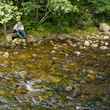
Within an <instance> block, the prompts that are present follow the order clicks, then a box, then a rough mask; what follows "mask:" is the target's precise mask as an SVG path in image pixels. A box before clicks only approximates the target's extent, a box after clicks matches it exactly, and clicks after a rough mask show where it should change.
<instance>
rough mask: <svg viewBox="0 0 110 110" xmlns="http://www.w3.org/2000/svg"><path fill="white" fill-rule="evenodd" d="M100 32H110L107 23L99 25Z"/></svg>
mask: <svg viewBox="0 0 110 110" xmlns="http://www.w3.org/2000/svg"><path fill="white" fill-rule="evenodd" d="M99 30H100V31H102V32H109V31H110V26H109V25H108V24H106V23H100V24H99Z"/></svg>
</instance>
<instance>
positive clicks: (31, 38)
mask: <svg viewBox="0 0 110 110" xmlns="http://www.w3.org/2000/svg"><path fill="white" fill-rule="evenodd" d="M26 41H27V43H29V44H30V43H33V42H34V41H35V40H34V37H33V36H32V35H29V36H28V37H27V39H26Z"/></svg>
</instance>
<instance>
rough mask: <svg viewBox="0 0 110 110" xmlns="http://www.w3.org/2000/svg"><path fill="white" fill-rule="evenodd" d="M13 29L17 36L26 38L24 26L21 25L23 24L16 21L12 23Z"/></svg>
mask: <svg viewBox="0 0 110 110" xmlns="http://www.w3.org/2000/svg"><path fill="white" fill-rule="evenodd" d="M13 31H14V33H16V35H17V36H18V37H20V38H24V39H25V38H26V33H25V31H24V26H23V24H22V23H21V22H20V21H18V22H17V23H16V24H15V25H14V27H13Z"/></svg>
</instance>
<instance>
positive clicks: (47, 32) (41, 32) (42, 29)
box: [29, 24, 98, 38]
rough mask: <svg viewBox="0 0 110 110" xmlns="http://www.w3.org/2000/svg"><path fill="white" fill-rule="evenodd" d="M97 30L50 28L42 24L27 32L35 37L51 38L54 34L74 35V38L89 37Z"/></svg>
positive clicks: (93, 27)
mask: <svg viewBox="0 0 110 110" xmlns="http://www.w3.org/2000/svg"><path fill="white" fill-rule="evenodd" d="M97 32H98V29H97V28H96V27H95V26H90V27H86V28H84V29H78V28H76V27H67V26H64V27H63V26H62V27H58V26H52V25H49V24H44V25H41V26H39V27H36V28H33V29H32V30H31V31H29V33H30V34H32V35H33V36H36V37H40V38H41V37H47V36H51V35H52V34H56V33H60V34H61V33H66V34H69V35H72V36H74V35H76V36H86V35H90V34H91V33H97Z"/></svg>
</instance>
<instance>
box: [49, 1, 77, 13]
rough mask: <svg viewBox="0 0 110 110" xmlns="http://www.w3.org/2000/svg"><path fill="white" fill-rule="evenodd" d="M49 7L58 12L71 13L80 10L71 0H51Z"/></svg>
mask: <svg viewBox="0 0 110 110" xmlns="http://www.w3.org/2000/svg"><path fill="white" fill-rule="evenodd" d="M49 8H50V10H52V11H53V12H57V13H61V12H63V13H70V12H72V11H73V12H76V11H78V8H77V6H76V5H75V6H73V5H72V4H71V2H70V1H69V0H50V2H49Z"/></svg>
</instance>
